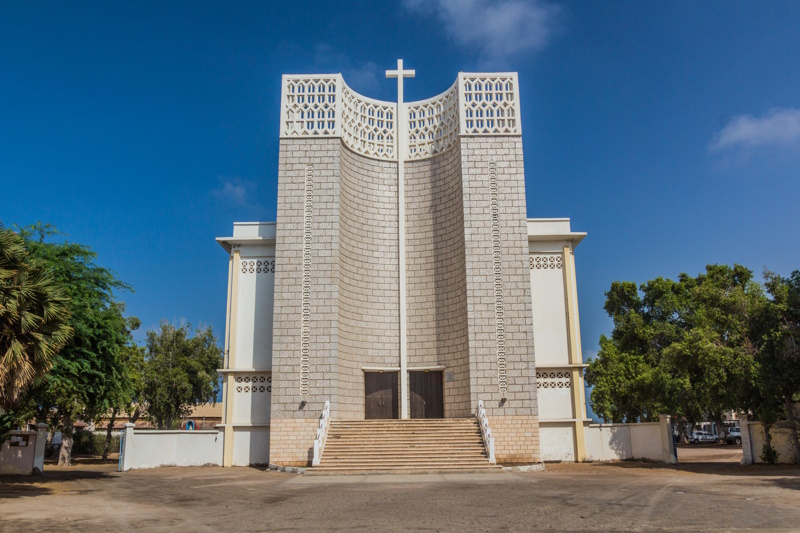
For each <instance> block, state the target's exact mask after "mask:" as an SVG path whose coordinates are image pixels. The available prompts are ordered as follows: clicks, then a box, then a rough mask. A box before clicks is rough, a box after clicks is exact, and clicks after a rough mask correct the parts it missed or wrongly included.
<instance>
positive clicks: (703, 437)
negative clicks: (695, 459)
mask: <svg viewBox="0 0 800 533" xmlns="http://www.w3.org/2000/svg"><path fill="white" fill-rule="evenodd" d="M689 442H691V443H692V444H699V443H701V442H719V437H717V436H716V435H714V434H713V433H709V432H708V431H695V432H693V433H692V434H691V435H689Z"/></svg>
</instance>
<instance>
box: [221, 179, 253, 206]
mask: <svg viewBox="0 0 800 533" xmlns="http://www.w3.org/2000/svg"><path fill="white" fill-rule="evenodd" d="M219 180H220V186H219V187H217V188H216V189H214V190H213V191H211V196H213V197H214V198H215V199H216V200H217V201H218V202H221V203H224V204H226V205H230V206H234V207H250V205H251V200H252V198H253V196H254V194H255V192H256V188H257V186H256V183H255V182H253V181H250V180H246V179H244V178H240V177H238V176H237V177H229V176H221V177H220V178H219Z"/></svg>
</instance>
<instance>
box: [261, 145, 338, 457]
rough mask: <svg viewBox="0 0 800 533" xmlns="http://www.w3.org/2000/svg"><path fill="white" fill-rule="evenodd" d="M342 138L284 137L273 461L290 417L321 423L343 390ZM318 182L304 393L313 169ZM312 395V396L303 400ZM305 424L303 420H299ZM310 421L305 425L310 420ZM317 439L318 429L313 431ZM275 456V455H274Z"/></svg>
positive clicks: (285, 437)
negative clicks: (339, 358)
mask: <svg viewBox="0 0 800 533" xmlns="http://www.w3.org/2000/svg"><path fill="white" fill-rule="evenodd" d="M340 150H341V141H340V140H339V139H331V138H327V139H281V142H280V154H279V166H278V220H277V228H276V247H275V248H276V251H275V303H274V315H273V359H272V378H273V389H272V404H271V411H272V413H271V420H272V422H271V424H272V426H271V435H270V461H272V462H276V460H273V459H275V458H277V457H280V454H281V453H283V452H281V450H285V449H288V448H291V447H292V446H289V445H288V444H287V443H288V442H290V440H291V439H293V438H295V437H297V434H296V433H295V432H294V430H292V431H289V430H287V428H290V427H293V426H287V425H286V424H284V423H283V422H282V421H283V420H284V419H293V418H294V419H304V418H306V419H309V420H311V421H312V422H313V423H314V424H315V423H316V422H315V421H316V420H317V419H318V417H319V415H320V413H321V412H322V409H323V406H324V403H325V400H332V401H333V400H334V399H335V398H336V391H337V381H338V380H337V372H338V371H337V362H336V354H337V351H338V315H339V313H338V301H339V297H338V290H339V289H338V278H339V272H338V270H339V159H340V155H339V154H340ZM308 172H311V177H312V182H313V194H312V201H313V215H312V218H311V245H310V252H311V254H310V259H311V261H310V271H311V272H310V273H311V276H310V287H309V289H310V290H309V294H310V312H309V317H308V319H309V326H310V327H309V331H310V336H309V371H308V378H309V379H308V394H307V395H301V370H302V368H301V343H302V338H301V318H302V315H303V289H304V288H303V269H304V262H303V253H304V224H305V218H304V216H305V196H306V176H307V173H308ZM302 402H305V403H302ZM298 423H299V424H302V423H301V422H298ZM303 427H305V426H303ZM308 435H309V440H308V444H307V446H312V444H313V441H314V433H313V431H310V432H309V433H308ZM273 456H274V457H273Z"/></svg>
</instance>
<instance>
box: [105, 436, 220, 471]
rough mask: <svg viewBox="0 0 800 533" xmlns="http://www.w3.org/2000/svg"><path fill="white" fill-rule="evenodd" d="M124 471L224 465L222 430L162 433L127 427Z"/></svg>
mask: <svg viewBox="0 0 800 533" xmlns="http://www.w3.org/2000/svg"><path fill="white" fill-rule="evenodd" d="M123 439H124V440H123V442H122V446H123V448H122V459H121V461H120V467H121V469H122V471H123V472H127V471H128V470H131V469H136V468H157V467H159V466H206V465H210V466H222V443H223V440H224V439H223V432H222V430H221V429H220V430H216V429H212V430H201V431H161V430H153V429H134V426H133V424H125V432H124V434H123Z"/></svg>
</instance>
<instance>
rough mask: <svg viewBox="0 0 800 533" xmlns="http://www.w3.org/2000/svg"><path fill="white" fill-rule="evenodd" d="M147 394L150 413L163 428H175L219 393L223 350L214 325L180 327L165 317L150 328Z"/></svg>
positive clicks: (152, 418)
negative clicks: (195, 406)
mask: <svg viewBox="0 0 800 533" xmlns="http://www.w3.org/2000/svg"><path fill="white" fill-rule="evenodd" d="M146 350H147V353H146V355H145V358H146V359H145V364H144V380H143V381H144V383H143V394H142V396H143V398H144V401H145V402H146V404H147V416H148V418H149V419H150V420H151V421H152V422H153V423H154V424H155V425H156V427H158V428H159V429H175V426H176V425H177V424H178V423H179V420H180V418H181V417H182V416H186V415H188V414H189V413H190V412H191V407H192V406H193V405H197V404H199V403H205V402H210V401H214V400H215V399H216V397H217V394H218V393H219V373H218V372H217V369H218V368H220V366H221V365H222V350H220V348H219V347H218V346H217V339H216V337H214V332H213V331H212V329H211V327H210V326H209V327H206V328H198V329H196V330H195V331H194V336H191V327H190V326H189V325H188V324H186V325H183V326H180V327H175V326H174V325H172V324H170V323H168V322H166V321H162V322H161V324H159V327H158V329H157V330H155V331H153V330H151V331H148V332H147V345H146Z"/></svg>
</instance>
